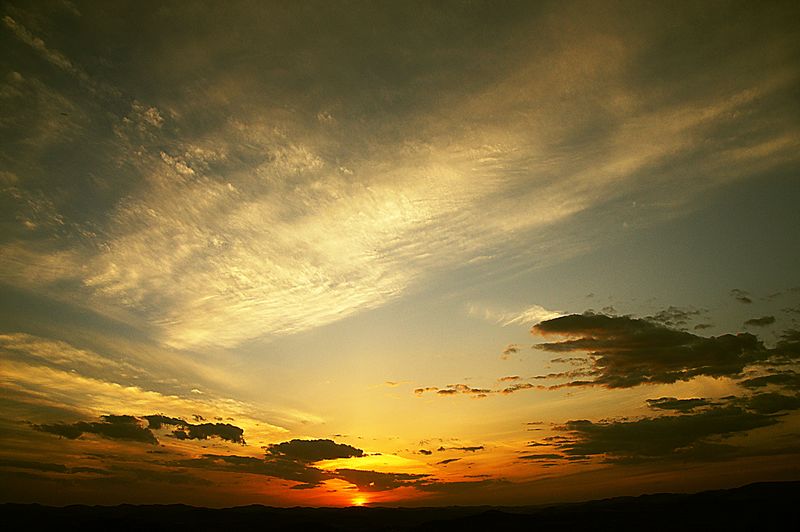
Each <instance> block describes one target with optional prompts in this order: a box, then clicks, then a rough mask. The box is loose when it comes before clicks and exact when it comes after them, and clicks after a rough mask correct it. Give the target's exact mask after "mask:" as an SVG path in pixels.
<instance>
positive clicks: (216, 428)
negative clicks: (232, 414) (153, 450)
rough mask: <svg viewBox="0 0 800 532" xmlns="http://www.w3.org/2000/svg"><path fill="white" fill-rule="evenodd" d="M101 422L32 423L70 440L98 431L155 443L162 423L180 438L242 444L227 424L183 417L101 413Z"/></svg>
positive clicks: (241, 433) (240, 435)
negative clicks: (213, 439)
mask: <svg viewBox="0 0 800 532" xmlns="http://www.w3.org/2000/svg"><path fill="white" fill-rule="evenodd" d="M100 417H101V419H102V420H103V421H102V422H86V421H78V422H75V423H70V424H68V423H52V424H43V425H33V427H34V428H35V429H36V430H39V431H41V432H49V433H51V434H56V435H58V436H63V437H65V438H69V439H71V440H74V439H77V438H79V437H81V436H82V435H83V434H97V435H99V436H102V437H104V438H109V439H117V440H129V441H138V442H144V443H152V444H155V443H158V439H157V438H156V436H155V434H153V431H152V430H151V429H153V430H158V429H161V428H163V427H164V426H175V427H178V429H176V430H175V431H173V432H172V434H173V436H175V437H176V438H177V439H179V440H187V439H191V440H205V439H208V438H209V437H212V436H216V437H218V438H220V439H222V440H226V441H229V442H231V443H240V444H242V445H244V444H245V441H244V430H243V429H241V428H240V427H237V426H235V425H231V424H229V423H200V424H192V423H188V422H186V421H185V420H183V419H179V418H173V417H168V416H164V415H162V414H154V415H150V416H142V418H141V419H140V418H137V417H135V416H131V415H105V416H100ZM142 420H146V421H147V426H146V427H145V426H142Z"/></svg>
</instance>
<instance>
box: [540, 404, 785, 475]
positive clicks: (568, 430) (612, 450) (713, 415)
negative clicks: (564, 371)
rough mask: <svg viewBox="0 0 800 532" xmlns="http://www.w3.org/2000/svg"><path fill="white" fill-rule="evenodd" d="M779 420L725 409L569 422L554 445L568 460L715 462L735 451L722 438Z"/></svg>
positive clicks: (717, 408)
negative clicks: (642, 417) (592, 457)
mask: <svg viewBox="0 0 800 532" xmlns="http://www.w3.org/2000/svg"><path fill="white" fill-rule="evenodd" d="M777 422H778V420H777V419H776V418H775V417H772V416H769V415H765V414H763V413H759V412H752V411H749V410H747V409H745V408H742V407H741V406H734V405H725V406H717V407H713V408H709V409H707V410H704V411H702V412H699V413H690V414H682V415H671V416H661V417H656V418H644V419H639V420H636V421H605V422H596V423H595V422H592V421H587V420H577V421H568V422H567V423H566V424H565V425H564V426H563V427H561V430H562V431H563V432H564V434H566V435H567V436H566V438H564V439H561V440H558V441H556V442H555V444H556V448H557V449H558V450H559V451H561V452H562V453H563V454H564V456H565V457H576V456H579V457H587V456H597V455H603V456H605V460H606V461H607V462H614V463H633V462H637V461H643V460H664V459H681V458H683V459H690V460H694V459H702V460H708V459H713V458H714V457H715V455H717V456H718V457H723V456H725V455H730V454H732V453H735V452H736V448H735V447H733V446H730V445H725V444H722V443H720V439H724V438H725V437H728V436H731V435H734V434H739V433H744V432H747V431H749V430H753V429H757V428H761V427H767V426H770V425H774V424H776V423H777Z"/></svg>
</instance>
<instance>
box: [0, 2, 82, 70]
mask: <svg viewBox="0 0 800 532" xmlns="http://www.w3.org/2000/svg"><path fill="white" fill-rule="evenodd" d="M3 24H5V26H6V27H7V28H8V29H10V30H11V31H12V32H13V33H14V35H15V36H16V37H17V38H18V39H19V40H20V41H22V42H24V43H25V44H27V45H28V46H30V47H31V48H33V49H34V50H36V51H37V52H39V54H41V56H42V57H44V58H45V59H46V60H47V61H49V62H50V63H52V64H53V65H55V66H57V67H58V68H60V69H61V70H66V71H67V72H71V73H74V74H78V73H81V72H80V71H79V70H78V69H77V68H76V67H75V66H74V65H73V64H72V62H71V61H70V60H69V59H67V57H66V56H64V54H62V53H61V52H59V51H58V50H52V49H50V48H48V47H47V45H46V44H45V42H44V41H43V40H42V39H40V38H39V37H36V36H35V35H33V34H32V33H31V32H30V31H28V29H27V28H26V27H25V26H23V25H22V24H20V23H19V22H17V21H16V20H14V19H13V18H12V17H10V16H8V15H6V16H4V17H3Z"/></svg>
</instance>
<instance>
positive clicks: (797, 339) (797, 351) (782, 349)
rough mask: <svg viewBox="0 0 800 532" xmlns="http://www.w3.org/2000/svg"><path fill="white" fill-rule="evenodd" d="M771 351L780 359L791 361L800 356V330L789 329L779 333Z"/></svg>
mask: <svg viewBox="0 0 800 532" xmlns="http://www.w3.org/2000/svg"><path fill="white" fill-rule="evenodd" d="M772 353H773V354H774V355H776V356H777V357H780V359H782V360H787V361H793V360H795V359H798V358H800V331H798V330H795V329H789V330H788V331H784V332H783V333H782V334H781V337H780V340H778V341H777V342H776V344H775V348H774V349H773V350H772Z"/></svg>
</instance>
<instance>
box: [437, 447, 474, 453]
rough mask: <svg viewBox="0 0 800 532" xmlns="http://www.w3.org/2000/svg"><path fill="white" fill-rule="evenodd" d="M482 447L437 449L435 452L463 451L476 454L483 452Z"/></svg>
mask: <svg viewBox="0 0 800 532" xmlns="http://www.w3.org/2000/svg"><path fill="white" fill-rule="evenodd" d="M483 449H484V447H483V445H467V446H462V447H444V446H442V447H439V448H438V449H437V451H463V452H465V453H476V452H478V451H483Z"/></svg>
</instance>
